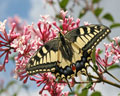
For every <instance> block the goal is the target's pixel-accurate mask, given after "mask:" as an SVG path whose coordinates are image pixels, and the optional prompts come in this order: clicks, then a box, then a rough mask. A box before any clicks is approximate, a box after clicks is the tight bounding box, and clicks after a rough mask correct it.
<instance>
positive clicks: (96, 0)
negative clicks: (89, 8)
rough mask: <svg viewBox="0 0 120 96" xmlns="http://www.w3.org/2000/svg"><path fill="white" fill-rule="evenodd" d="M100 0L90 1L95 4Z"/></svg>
mask: <svg viewBox="0 0 120 96" xmlns="http://www.w3.org/2000/svg"><path fill="white" fill-rule="evenodd" d="M99 2H100V0H92V3H93V4H95V3H99Z"/></svg>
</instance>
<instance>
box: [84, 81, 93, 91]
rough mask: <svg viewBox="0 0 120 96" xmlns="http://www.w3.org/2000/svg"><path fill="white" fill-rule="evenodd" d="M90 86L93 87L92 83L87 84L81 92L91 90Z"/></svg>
mask: <svg viewBox="0 0 120 96" xmlns="http://www.w3.org/2000/svg"><path fill="white" fill-rule="evenodd" d="M92 85H93V83H92V82H90V83H88V84H87V85H86V86H85V88H83V90H86V89H89V88H91V87H92Z"/></svg>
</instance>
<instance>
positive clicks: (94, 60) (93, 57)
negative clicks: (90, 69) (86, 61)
mask: <svg viewBox="0 0 120 96" xmlns="http://www.w3.org/2000/svg"><path fill="white" fill-rule="evenodd" d="M95 51H96V49H95V48H94V49H93V51H92V54H91V57H92V62H93V64H95V62H96V59H95Z"/></svg>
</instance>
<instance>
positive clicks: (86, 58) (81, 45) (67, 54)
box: [26, 24, 111, 79]
mask: <svg viewBox="0 0 120 96" xmlns="http://www.w3.org/2000/svg"><path fill="white" fill-rule="evenodd" d="M110 32H111V30H110V29H109V28H108V27H106V26H104V25H97V24H94V25H93V24H91V25H86V26H80V27H79V28H76V29H74V30H72V31H69V32H67V33H66V34H63V33H62V32H59V33H58V37H57V38H54V39H52V40H50V41H48V42H47V43H46V44H44V45H43V46H41V47H40V48H39V49H38V50H37V51H36V52H35V53H34V55H33V56H32V57H31V58H30V60H29V62H28V64H27V65H26V71H27V73H28V74H29V75H33V74H36V73H45V72H52V73H54V74H55V76H56V77H61V78H66V79H68V78H71V77H72V76H73V75H77V74H78V73H79V72H84V71H86V67H87V66H88V65H89V62H90V61H91V53H92V51H93V49H94V48H95V47H96V45H97V44H98V43H99V42H100V41H101V40H102V39H104V38H105V37H106V36H107V35H108V34H109V33H110Z"/></svg>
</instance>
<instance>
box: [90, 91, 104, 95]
mask: <svg viewBox="0 0 120 96" xmlns="http://www.w3.org/2000/svg"><path fill="white" fill-rule="evenodd" d="M90 96H102V94H101V93H100V92H98V91H96V92H93V93H92V94H91V95H90Z"/></svg>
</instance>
